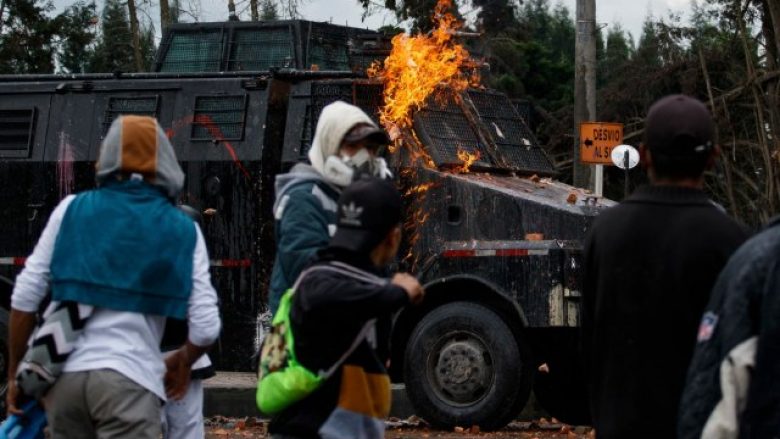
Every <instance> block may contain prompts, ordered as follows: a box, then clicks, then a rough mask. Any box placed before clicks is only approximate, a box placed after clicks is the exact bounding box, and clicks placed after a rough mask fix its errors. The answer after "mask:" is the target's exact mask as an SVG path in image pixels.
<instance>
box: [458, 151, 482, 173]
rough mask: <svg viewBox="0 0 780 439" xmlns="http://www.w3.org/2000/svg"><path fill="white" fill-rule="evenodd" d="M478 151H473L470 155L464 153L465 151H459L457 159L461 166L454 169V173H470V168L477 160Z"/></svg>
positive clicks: (466, 152)
mask: <svg viewBox="0 0 780 439" xmlns="http://www.w3.org/2000/svg"><path fill="white" fill-rule="evenodd" d="M479 155H480V154H479V151H474V153H470V152H468V151H466V150H465V149H459V150H458V159H459V160H460V161H461V162H463V164H462V165H461V166H459V167H457V168H456V169H455V172H457V173H459V174H468V173H469V172H471V166H472V165H473V164H474V163H475V162H476V161H477V160H479Z"/></svg>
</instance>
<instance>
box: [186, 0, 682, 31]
mask: <svg viewBox="0 0 780 439" xmlns="http://www.w3.org/2000/svg"><path fill="white" fill-rule="evenodd" d="M200 2H201V7H202V12H203V20H204V21H212V20H215V21H216V20H223V19H225V17H226V16H227V0H200ZM381 2H382V1H381V0H376V1H375V3H381ZM467 3H470V2H467ZM550 3H551V4H556V3H562V4H563V5H564V6H566V7H567V8H569V10H570V11H571V14H572V17H573V16H574V9H575V5H576V0H550ZM690 3H691V0H596V16H597V20H598V21H599V23H602V24H607V25H613V24H615V23H620V24H621V26H622V27H623V29H625V30H627V31H629V32H631V34H632V35H633V36H634V38H635V39H637V38H638V37H639V34H640V33H641V30H642V23H643V22H644V20H645V17H646V16H647V15H648V13H652V14H653V15H655V16H667V15H668V14H669V12H670V11H671V12H675V13H680V14H683V16H684V17H685V16H686V14H687V13H688V11H690V9H691V7H690ZM462 9H463V10H462V12H465V13H468V11H469V9H470V7H465V8H462ZM362 13H363V9H362V8H361V7H360V5H359V2H358V0H308V1H306V2H305V5H304V8H303V14H304V16H305V17H306V18H307V19H310V20H317V21H333V22H334V23H337V24H344V23H345V22H348V23H349V24H350V25H353V26H361V27H362V26H368V27H371V28H377V27H379V26H382V25H383V24H395V17H394V16H393V15H392V14H389V13H386V12H385V13H377V14H374V15H371V16H369V17H367V19H366V20H365V22H361V15H362Z"/></svg>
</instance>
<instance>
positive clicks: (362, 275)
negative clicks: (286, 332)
mask: <svg viewBox="0 0 780 439" xmlns="http://www.w3.org/2000/svg"><path fill="white" fill-rule="evenodd" d="M315 271H330V272H333V273H339V274H342V275H344V276H347V277H351V278H353V279H356V280H359V281H361V282H366V283H370V284H374V285H384V284H386V283H387V279H383V278H381V277H379V276H377V275H375V274H373V273H369V272H367V271H365V270H361V269H359V268H355V267H353V266H351V265H349V264H345V263H343V262H338V261H331V262H328V263H327V264H322V265H315V266H313V267H309V268H307V269H306V270H303V272H302V273H301V275H300V276H298V279H297V280H296V281H295V284H294V285H293V287H292V290H293V294H295V293H294V292H295V291H298V285H300V283H301V281H302V280H303V279H304V278H305V277H306V276H307V275H308V274H309V273H313V272H315ZM375 324H376V319H371V320H369V321H367V322H366V324H365V325H363V327H362V328H361V329H360V332H358V334H357V335H356V336H355V339H354V340H353V341H352V344H351V345H350V346H349V349H347V350H346V351H345V352H344V353H343V354H342V355H341V357H339V359H338V360H336V362H335V363H333V366H331V367H330V368H328V369H327V370H320V371H319V372H318V373H317V375H318V376H319V377H320V378H322V379H327V378H330V376H332V375H333V374H334V373H335V372H336V370H338V368H339V367H341V365H342V364H343V363H344V362H345V361H347V358H349V356H350V355H352V353H353V352H355V349H357V347H358V346H360V343H361V342H362V341H363V340H365V339H366V337H368V334H369V333H370V332H371V331H372V330H373V329H374V327H375Z"/></svg>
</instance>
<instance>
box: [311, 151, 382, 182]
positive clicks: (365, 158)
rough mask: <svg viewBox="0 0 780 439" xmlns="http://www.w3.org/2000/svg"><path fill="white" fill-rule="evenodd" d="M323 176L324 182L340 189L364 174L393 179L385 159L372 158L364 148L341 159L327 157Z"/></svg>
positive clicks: (333, 156)
mask: <svg viewBox="0 0 780 439" xmlns="http://www.w3.org/2000/svg"><path fill="white" fill-rule="evenodd" d="M323 174H324V176H325V179H326V180H328V181H329V182H331V183H333V184H335V185H336V186H340V187H346V186H349V184H350V183H352V182H353V181H354V180H356V179H357V178H358V177H360V175H364V174H365V175H371V176H374V177H379V178H392V177H393V174H392V173H391V172H390V170H389V169H388V168H387V162H385V159H383V158H379V157H372V156H371V154H370V153H369V152H368V151H367V150H366V149H365V148H362V149H361V150H360V151H358V152H357V154H355V155H353V156H348V155H346V154H342V155H341V157H339V156H335V155H332V156H330V157H328V159H327V160H325V167H324V169H323Z"/></svg>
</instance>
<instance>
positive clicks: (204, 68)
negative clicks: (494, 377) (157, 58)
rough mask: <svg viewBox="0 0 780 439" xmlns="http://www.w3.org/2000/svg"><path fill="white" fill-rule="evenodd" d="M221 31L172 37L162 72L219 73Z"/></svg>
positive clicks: (174, 35)
mask: <svg viewBox="0 0 780 439" xmlns="http://www.w3.org/2000/svg"><path fill="white" fill-rule="evenodd" d="M222 40H223V33H222V30H221V29H218V30H213V31H201V32H177V33H174V34H173V35H172V36H171V39H170V43H169V44H168V50H167V51H166V52H165V58H164V59H163V62H162V65H161V66H160V71H161V72H218V71H220V70H222V69H221V67H222Z"/></svg>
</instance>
